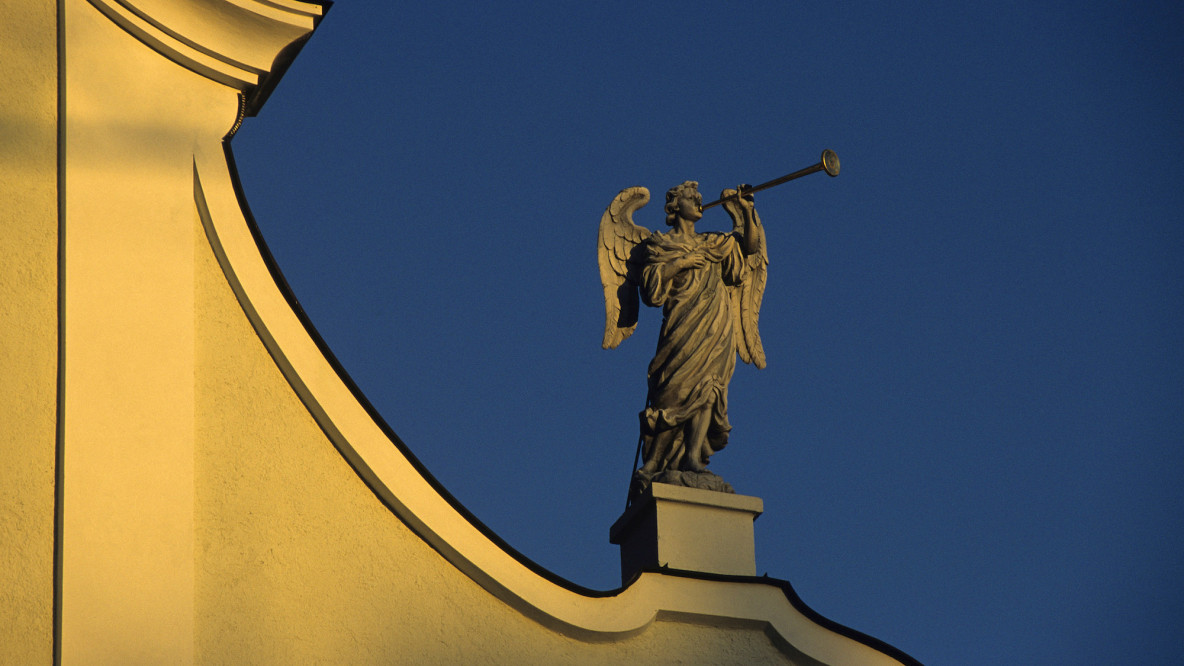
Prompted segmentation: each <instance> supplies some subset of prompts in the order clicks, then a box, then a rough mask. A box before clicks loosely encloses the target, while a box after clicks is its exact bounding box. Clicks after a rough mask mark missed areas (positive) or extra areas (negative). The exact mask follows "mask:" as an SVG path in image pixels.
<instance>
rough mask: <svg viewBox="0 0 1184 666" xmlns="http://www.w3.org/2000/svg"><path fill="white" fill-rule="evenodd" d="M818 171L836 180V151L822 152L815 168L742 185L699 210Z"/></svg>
mask: <svg viewBox="0 0 1184 666" xmlns="http://www.w3.org/2000/svg"><path fill="white" fill-rule="evenodd" d="M818 171H825V172H826V175H828V176H830V177H831V178H834V177H835V176H837V175H839V156H838V155H836V154H835V151H833V150H829V149H827V150H824V151H822V159H821V160H820V161H819V162H818V164H815V165H813V166H808V167H806V168H805V169H799V170H797V171H794V172H793V173H787V174H785V175H784V176H782V177H780V178H774V179H773V180H770V181H769V182H767V183H761V184H760V185H755V186H751V187H749V186H743V185H742V186H741V187H740V190H739V191H737V192H736V193H735V194H733V195H731V196H727V197H724V198H722V199H717V200H715V201H712V202H711V203H709V204H703V206H702V207H700V209H699V210H700V211H704V210H707V209H708V208H711V207H713V206H718V205H720V204H722V203H723V202H725V201H728V200H730V199H735V198H737V197H742V196H744V195H746V194H754V193H756V192H760V191H761V190H767V189H769V188H770V187H776V186H778V185H780V184H782V183H788V182H789V181H791V180H794V179H796V178H801V177H802V176H808V175H810V174H812V173H815V172H818Z"/></svg>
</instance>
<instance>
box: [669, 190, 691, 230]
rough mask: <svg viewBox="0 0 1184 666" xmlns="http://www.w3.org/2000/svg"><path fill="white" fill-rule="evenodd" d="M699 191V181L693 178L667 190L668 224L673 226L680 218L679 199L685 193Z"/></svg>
mask: <svg viewBox="0 0 1184 666" xmlns="http://www.w3.org/2000/svg"><path fill="white" fill-rule="evenodd" d="M698 193H699V183H698V182H696V181H693V180H688V181H685V182H683V183H682V184H680V185H675V186H674V187H672V188H670V189H668V190H666V226H668V227H673V226H674V221H675V220H676V219H678V200H679V199H680V198H681V197H682V196H683V195H688V194H698Z"/></svg>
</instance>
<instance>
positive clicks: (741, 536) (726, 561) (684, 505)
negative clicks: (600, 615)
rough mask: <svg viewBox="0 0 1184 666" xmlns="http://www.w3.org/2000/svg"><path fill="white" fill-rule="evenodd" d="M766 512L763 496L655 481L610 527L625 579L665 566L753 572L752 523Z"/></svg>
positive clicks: (754, 563) (738, 572)
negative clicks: (643, 570)
mask: <svg viewBox="0 0 1184 666" xmlns="http://www.w3.org/2000/svg"><path fill="white" fill-rule="evenodd" d="M763 510H764V502H762V501H761V498H759V497H749V496H746V495H732V494H729V493H721V492H715V491H711V490H700V489H698V488H686V487H683V486H672V485H668V484H665V483H654V484H652V485H651V486H650V488H649V489H648V490H647V491H646V492H645V493H644V494H643V495H642V496H641V497H639V498H638V499H636V500H634V501H633V504H632V505H631V506H630V507H629V508H628V509H626V510H625V513H624V514H622V515H621V517H620V518H619V519H617V522H616V523H614V524H613V526H612V528H611V529H610V530H609V542H611V543H614V544H617V545H619V546H620V547H621V580H622V581H624V582H628V581H629V580H630V579H631V578H633V576H634V575H636V574H637V572H638V571H640V570H642V569H647V568H656V567H662V566H668V567H670V568H672V569H684V570H687V571H701V572H705V573H718V574H729V575H735V576H755V575H756V548H755V543H754V537H753V525H752V523H753V521H754V520H756V518H757V516H759V515H761V512H762V511H763Z"/></svg>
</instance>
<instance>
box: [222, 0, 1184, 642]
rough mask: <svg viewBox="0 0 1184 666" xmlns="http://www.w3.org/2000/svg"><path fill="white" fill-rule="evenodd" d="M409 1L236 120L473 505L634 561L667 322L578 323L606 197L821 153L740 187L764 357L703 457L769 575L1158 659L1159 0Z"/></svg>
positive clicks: (369, 19)
mask: <svg viewBox="0 0 1184 666" xmlns="http://www.w3.org/2000/svg"><path fill="white" fill-rule="evenodd" d="M423 4H426V3H362V2H357V1H350V0H341V1H340V2H338V3H337V4H336V5H335V6H334V7H333V8H332V10H331V11H330V12H329V13H328V15H327V17H326V18H325V20H324V22H323V23H322V24H321V27H320V28H319V29H318V31H317V33H316V34H315V35H314V36H313V38H312V39H311V41H310V42H309V43H308V45H307V46H306V47H305V49H304V51H303V52H302V54H301V55H300V57H299V58H298V59H297V60H296V62H295V64H294V65H293V66H292V68H291V69H290V70H289V71H288V73H287V74H286V76H285V78H284V80H283V82H282V83H281V84H280V86H279V88H278V89H277V90H276V91H275V93H274V94H273V95H272V97H271V99H270V100H269V102H268V104H267V106H266V107H265V108H264V109H263V111H262V112H261V113H260V115H259V116H258V117H257V118H252V119H248V121H247V122H246V123H245V124H244V125H243V128H242V130H241V131H240V132H239V134H238V136H236V137H235V139H234V141H233V147H234V151H235V155H236V158H237V160H238V166H239V171H240V174H241V177H242V181H243V184H244V188H245V190H246V193H247V196H248V199H249V200H250V202H251V206H252V210H253V212H254V214H255V217H256V219H257V220H258V222H259V225H260V227H261V228H262V230H263V233H264V236H265V238H266V240H267V242H268V244H269V245H270V247H271V249H272V251H273V253H274V254H275V256H276V258H277V260H278V262H279V264H280V267H281V268H282V270H283V271H284V273H285V275H286V277H287V278H288V281H289V282H290V283H291V285H292V287H293V289H294V291H295V293H296V295H297V297H298V298H299V300H300V302H301V304H302V305H303V306H304V308H305V310H306V311H307V312H308V314H309V315H310V317H311V319H312V321H313V322H314V324H315V325H316V326H317V328H318V330H319V331H320V333H321V334H322V335H323V337H324V338H325V339H326V340H327V342H328V343H329V345H330V346H331V347H332V348H333V350H334V352H335V353H336V354H337V356H338V357H339V359H340V360H341V361H342V363H343V364H344V366H345V368H346V369H347V370H348V371H349V373H350V374H351V375H352V377H353V378H354V379H355V380H356V381H357V383H358V384H359V385H360V387H361V388H362V390H363V391H364V392H365V393H366V395H367V396H368V398H369V399H370V400H371V402H373V403H374V405H375V406H376V407H377V408H378V410H379V411H380V412H381V413H382V415H383V416H384V418H385V419H386V420H387V421H388V422H389V423H390V424H391V426H392V427H393V428H394V430H395V432H396V433H398V434H399V436H400V437H401V438H402V439H403V440H404V441H405V442H406V443H407V445H408V446H409V447H410V448H411V450H412V451H413V452H414V453H415V454H416V455H417V456H418V457H419V458H420V459H421V460H422V461H423V462H424V463H425V464H426V465H427V467H428V468H429V469H430V470H431V471H432V472H433V474H435V476H436V477H437V478H438V479H439V480H440V481H441V482H442V483H443V484H444V485H445V487H447V488H448V489H449V490H450V492H452V493H453V494H454V495H455V496H456V497H457V498H459V500H460V501H461V502H462V503H464V504H465V505H466V506H467V507H468V508H469V509H470V510H471V511H472V512H473V513H474V514H476V515H477V516H478V517H479V518H480V519H481V520H482V521H484V522H485V523H486V524H488V525H489V526H490V527H491V528H493V529H494V530H495V531H496V532H498V533H499V534H500V535H502V536H503V537H504V538H505V539H506V540H507V541H508V542H509V543H510V544H511V545H513V546H514V547H515V548H517V549H518V550H520V551H522V552H523V553H524V554H525V555H527V556H528V557H530V558H532V559H534V560H535V561H537V562H539V563H540V564H542V565H543V566H545V567H547V568H549V569H551V570H553V571H555V572H556V573H558V574H559V575H561V576H563V577H565V578H568V579H570V580H572V581H574V582H576V583H579V584H581V585H585V586H588V587H593V588H600V589H608V588H613V587H616V586H617V585H618V584H619V569H618V567H619V560H618V555H617V552H616V547H615V546H611V545H610V544H609V543H608V528H609V526H610V525H611V524H612V522H613V521H614V520H615V519H616V518H617V516H618V515H619V513H620V511H621V509H622V507H623V504H624V494H625V490H626V487H627V484H628V480H629V474H630V466H631V462H632V459H633V453H634V446H635V444H636V441H637V432H636V428H637V412H638V411H639V410H640V409H641V407H642V406H643V403H644V400H645V368H646V364H647V363H648V361H649V357H650V354H652V352H653V349H654V343H655V339H656V336H657V332H658V327H659V323H660V313H658V312H657V311H655V310H652V309H647V311H645V312H643V313H642V318H641V323H640V326H639V327H638V331H637V333H636V334H635V335H634V336H633V337H632V338H630V339H629V340H627V341H626V342H625V343H624V344H622V346H621V347H620V348H619V349H616V350H612V351H604V350H602V349H601V348H600V336H601V333H602V326H603V317H604V313H603V303H602V292H601V288H600V284H599V281H598V274H597V269H596V258H595V250H594V243H595V237H596V227H597V224H598V222H599V219H600V215H601V213H602V212H603V211H604V208H605V207H606V206H607V205H608V203H609V201H610V200H611V199H612V197H613V196H614V195H615V194H616V193H617V192H618V191H619V190H620V189H621V188H624V187H627V186H632V185H644V186H646V187H648V188H650V190H651V191H652V192H654V193H656V194H657V195H659V196H660V194H661V193H662V192H664V191H665V190H666V189H667V188H669V187H670V186H672V185H674V184H677V183H679V182H682V181H683V180H688V179H693V180H698V181H699V182H700V184H701V188H702V189H703V191H704V193H705V196H706V197H707V198H714V195H715V194H717V193H718V192H719V191H720V190H722V189H723V188H725V187H730V186H734V185H736V184H737V183H740V182H750V183H757V182H763V181H765V180H769V179H772V178H775V177H777V176H780V175H782V174H784V173H787V172H789V171H793V170H796V169H798V168H801V167H805V166H808V165H810V164H813V163H814V162H815V161H817V159H818V155H819V153H820V152H821V150H822V149H823V148H831V149H833V150H835V151H836V152H837V153H838V155H839V156H840V158H841V159H842V165H843V169H842V174H841V175H840V176H839V177H838V178H835V179H830V178H826V177H825V176H823V175H814V176H810V177H808V178H804V179H802V180H798V181H795V182H793V183H789V184H786V185H783V186H781V187H779V188H776V189H773V190H769V191H767V192H763V193H761V194H758V195H757V198H756V201H757V209H758V210H759V211H760V213H761V217H762V219H763V220H764V222H765V225H766V230H767V236H768V243H769V254H770V258H771V265H770V269H769V270H770V273H769V286H768V289H767V291H766V295H765V301H764V306H763V308H762V312H761V321H760V326H761V333H762V337H763V339H764V346H765V350H766V353H767V356H768V368H766V369H765V370H760V371H758V370H756V369H755V368H753V367H752V366H745V365H741V367H739V368H738V369H737V371H736V374H735V377H734V378H733V381H732V385H731V400H730V405H731V421H732V425H733V426H734V430H733V433H732V439H731V443H730V444H729V447H728V448H727V449H726V450H725V451H723V452H721V453H720V454H719V455H717V456H716V457H715V458H713V461H712V469H714V470H715V471H716V472H717V473H719V474H721V475H722V476H723V477H724V478H725V479H727V480H728V481H729V482H731V483H732V484H733V485H734V486H735V487H736V489H737V491H738V492H741V493H744V494H749V495H756V496H759V497H761V498H763V499H764V501H765V514H764V515H763V516H762V517H761V518H760V519H759V520H758V521H757V523H756V538H757V544H756V547H757V568H758V571H759V572H761V573H764V572H767V573H768V574H769V575H771V576H774V577H776V578H782V579H785V580H788V581H790V582H791V583H792V584H793V585H794V587H795V589H796V590H797V591H798V593H799V594H800V595H801V597H802V599H803V600H804V601H805V602H806V603H807V604H809V605H810V606H811V607H813V608H814V609H815V610H817V611H818V612H820V613H822V614H823V615H825V616H827V617H829V618H831V619H834V620H836V621H838V622H840V623H843V624H846V625H848V626H850V627H853V628H855V629H858V630H860V631H863V632H865V633H868V634H871V635H873V636H875V637H877V638H880V639H882V640H884V641H887V642H889V643H891V644H893V645H895V646H896V647H899V648H900V649H902V650H904V651H905V652H908V653H909V654H911V655H913V656H914V657H916V658H917V659H919V660H920V661H922V662H923V663H926V664H997V663H1030V664H1062V663H1063V664H1069V663H1082V662H1087V661H1088V662H1090V663H1129V662H1131V661H1136V662H1138V663H1171V662H1173V661H1175V660H1176V659H1177V658H1178V656H1177V653H1178V649H1177V645H1176V643H1177V642H1178V635H1179V630H1180V627H1181V626H1182V621H1184V558H1182V557H1181V555H1180V553H1181V552H1184V529H1182V527H1184V493H1182V492H1181V490H1180V486H1181V483H1180V480H1181V478H1182V477H1184V261H1182V259H1184V121H1182V120H1181V118H1182V117H1184V116H1182V115H1181V107H1182V106H1184V104H1182V103H1184V9H1182V8H1181V7H1180V5H1179V4H1178V3H1170V2H1142V3H1118V2H1109V3H1100V2H1098V3H1053V2H987V3H948V2H916V3H909V4H908V5H907V7H905V6H902V5H899V4H892V3H841V4H839V3H829V4H827V3H796V2H794V3H790V2H757V3H751V4H749V5H748V6H745V7H743V8H742V9H737V8H735V7H734V6H732V5H729V4H726V3H693V2H692V3H647V4H645V5H639V4H635V3H625V2H602V3H569V2H553V3H517V2H499V3H466V2H460V3H453V4H450V5H448V6H446V7H426V6H421V5H423ZM635 220H636V221H637V222H638V223H639V224H642V225H644V226H647V227H649V228H651V229H654V228H657V227H659V226H661V225H662V220H663V218H662V215H661V210H660V206H659V205H657V204H655V203H651V204H650V205H649V206H648V207H646V208H644V209H642V210H641V211H640V212H638V214H637V215H636V216H635ZM728 226H729V222H728V220H727V218H726V215H725V214H724V213H723V211H721V210H718V209H714V210H712V211H708V214H707V215H706V216H705V218H704V219H703V221H702V222H701V223H700V224H699V228H700V229H701V230H711V229H717V230H718V229H725V228H727V227H728Z"/></svg>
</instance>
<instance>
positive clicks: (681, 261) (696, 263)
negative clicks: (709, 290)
mask: <svg viewBox="0 0 1184 666" xmlns="http://www.w3.org/2000/svg"><path fill="white" fill-rule="evenodd" d="M675 265H676V266H677V267H678V270H680V271H683V270H686V269H688V268H703V267H704V266H706V265H707V257H704V256H703V255H702V254H701V253H699V252H691V253H690V254H684V255H683V256H681V257H679V258H678V261H677V262H675Z"/></svg>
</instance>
